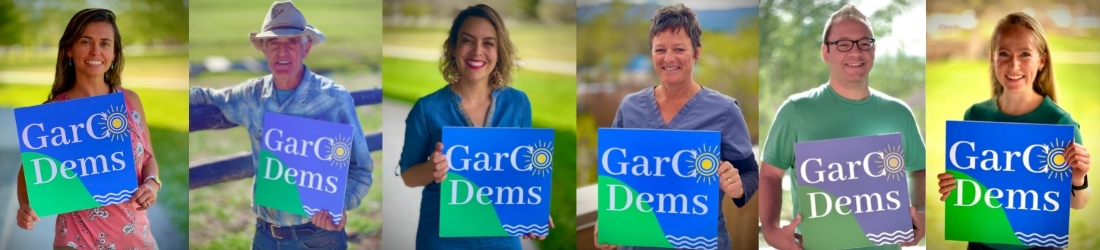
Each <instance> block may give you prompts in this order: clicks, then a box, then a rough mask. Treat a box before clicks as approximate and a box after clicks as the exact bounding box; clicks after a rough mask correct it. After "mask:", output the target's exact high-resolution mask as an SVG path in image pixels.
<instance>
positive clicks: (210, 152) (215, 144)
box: [183, 72, 382, 249]
mask: <svg viewBox="0 0 1100 250" xmlns="http://www.w3.org/2000/svg"><path fill="white" fill-rule="evenodd" d="M260 76H262V75H260V74H255V73H247V72H228V73H216V74H213V73H211V74H202V75H200V76H198V77H195V78H191V86H204V87H211V88H225V87H230V86H233V85H236V84H239V83H241V82H243V81H245V80H247V79H250V78H255V77H260ZM330 78H332V79H333V80H334V81H336V82H337V83H340V84H341V85H344V87H346V88H347V89H349V90H351V91H355V90H362V89H368V88H375V87H379V86H380V82H379V81H378V79H377V78H378V76H377V74H364V73H336V74H334V75H332V76H331V77H330ZM186 102H187V101H186V100H183V103H186ZM356 113H357V114H358V116H359V123H360V126H362V127H363V132H364V133H367V134H372V133H376V132H378V131H380V130H381V129H382V108H381V106H379V105H372V106H359V107H357V108H356ZM249 150H251V144H250V142H249V141H248V134H247V133H246V132H245V131H244V129H242V128H240V127H236V128H231V129H226V130H208V131H200V132H195V133H191V134H190V137H189V151H190V157H189V158H188V159H189V161H198V160H208V159H211V158H217V157H221V156H225V155H228V154H233V153H238V152H244V151H249ZM371 157H372V158H373V159H374V161H375V169H374V172H373V178H374V184H373V185H372V186H371V189H370V192H368V193H367V196H366V197H364V198H363V202H362V204H361V205H360V206H359V207H358V208H356V209H353V210H350V211H347V213H348V215H347V216H348V217H350V218H351V219H349V220H348V224H347V226H346V230H347V232H348V246H349V248H350V249H362V248H368V247H377V246H374V245H373V244H375V243H377V242H378V241H379V239H377V238H380V237H381V231H379V229H380V228H381V227H382V210H381V208H382V184H381V180H382V176H381V174H382V170H381V169H380V167H382V166H381V162H382V152H381V151H375V152H373V153H372V154H371ZM227 190H232V191H231V192H227ZM189 202H190V204H191V207H190V215H191V216H190V220H189V224H190V229H191V232H192V233H191V238H190V241H189V243H190V248H192V249H247V248H250V247H251V246H252V237H253V235H254V233H255V230H256V227H255V225H256V221H255V219H253V218H256V215H255V213H253V212H252V208H251V205H252V178H248V179H243V180H237V181H231V182H226V183H220V184H216V185H212V186H207V187H203V188H199V189H195V190H191V192H190V196H189Z"/></svg>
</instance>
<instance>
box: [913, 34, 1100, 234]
mask: <svg viewBox="0 0 1100 250" xmlns="http://www.w3.org/2000/svg"><path fill="white" fill-rule="evenodd" d="M1093 48H1095V47H1093ZM1096 68H1097V65H1095V64H1094V65H1083V64H1055V73H1056V76H1055V77H1056V79H1057V84H1058V86H1057V88H1058V92H1057V93H1058V99H1059V102H1058V103H1059V106H1060V107H1062V108H1063V109H1065V110H1066V111H1068V112H1069V113H1070V114H1071V115H1072V116H1073V118H1074V120H1076V121H1077V122H1078V123H1080V124H1081V128H1082V130H1081V133H1082V136H1083V137H1084V138H1083V139H1084V143H1083V145H1085V146H1086V147H1088V146H1089V145H1098V143H1097V142H1100V129H1096V128H1098V127H1100V116H1097V115H1096V114H1100V101H1098V100H1097V99H1096V96H1097V95H1098V94H1100V91H1097V88H1096V87H1095V86H1094V85H1093V83H1094V82H1095V80H1094V79H1096V78H1097V77H1100V71H1097V70H1096ZM927 72H928V83H927V90H928V95H927V98H928V100H929V101H928V102H927V106H926V107H927V117H928V126H927V129H928V131H927V134H928V136H927V138H928V140H927V141H926V145H927V152H928V161H927V162H929V164H928V166H927V170H928V171H927V172H928V182H927V194H928V196H927V202H928V212H927V216H928V217H927V223H928V228H929V230H928V234H927V239H928V241H929V245H937V246H943V247H944V248H947V249H961V248H966V243H965V242H959V241H945V240H943V239H944V203H943V202H940V201H939V195H938V193H939V189H938V186H936V185H937V180H936V178H935V177H934V176H935V175H936V174H939V173H942V172H944V164H943V163H945V162H946V161H945V156H944V154H945V152H946V151H945V148H946V142H945V141H944V139H945V136H946V135H945V131H944V129H945V128H944V121H946V120H962V116H963V113H965V112H966V109H967V108H969V107H970V106H971V105H973V104H974V103H978V102H981V101H984V100H987V99H989V98H990V87H989V86H990V82H989V76H988V74H989V73H988V64H986V63H984V62H931V63H928V71H927ZM1091 147H1096V146H1091ZM1090 172H1097V170H1095V168H1093V170H1091V171H1090ZM1094 192H1095V191H1094ZM1092 203H1093V204H1090V205H1089V206H1087V207H1085V209H1082V210H1071V212H1070V242H1071V243H1070V244H1071V246H1072V247H1073V248H1078V249H1095V248H1098V247H1100V224H1098V223H1095V221H1096V220H1095V218H1100V206H1097V205H1096V204H1095V202H1092ZM1086 221H1088V222H1086Z"/></svg>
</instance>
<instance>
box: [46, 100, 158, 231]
mask: <svg viewBox="0 0 1100 250" xmlns="http://www.w3.org/2000/svg"><path fill="white" fill-rule="evenodd" d="M115 92H116V93H117V92H123V90H122V88H116V89H115ZM56 99H57V100H56V101H67V100H69V97H68V95H66V94H64V93H63V94H61V95H58V96H57V98H56ZM125 100H126V112H127V113H128V114H129V115H128V116H127V118H126V119H127V122H128V123H129V124H131V125H132V126H130V128H129V129H130V141H131V143H132V144H133V149H134V161H135V162H134V166H136V167H135V169H136V171H137V172H135V173H134V178H136V179H138V185H140V184H141V181H142V180H143V179H144V178H143V176H141V169H142V167H143V166H144V165H145V163H146V162H148V161H149V160H150V159H152V158H153V150H152V144H150V143H149V133H148V131H145V126H144V124H143V122H144V121H143V119H142V117H141V114H140V113H139V112H138V110H137V108H136V107H134V105H133V103H132V102H130V99H129V98H125ZM137 208H138V207H137V205H133V204H130V203H129V202H123V203H119V204H115V205H110V206H104V207H99V208H93V209H88V210H81V211H76V212H70V213H63V214H59V215H57V229H56V231H55V232H54V233H55V234H54V240H53V245H54V246H67V247H71V248H75V249H156V241H155V240H153V232H152V231H151V229H150V228H149V219H148V218H147V217H146V216H145V211H138V210H137Z"/></svg>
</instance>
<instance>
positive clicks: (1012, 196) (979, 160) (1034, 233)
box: [944, 121, 1073, 248]
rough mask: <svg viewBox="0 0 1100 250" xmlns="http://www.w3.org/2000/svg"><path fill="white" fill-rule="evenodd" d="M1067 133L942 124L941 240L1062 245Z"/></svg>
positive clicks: (1065, 129)
mask: <svg viewBox="0 0 1100 250" xmlns="http://www.w3.org/2000/svg"><path fill="white" fill-rule="evenodd" d="M1070 140H1073V126H1066V125H1037V124H1019V123H995V122H970V121H966V122H964V121H947V157H946V158H947V162H946V166H947V172H948V173H951V174H952V175H953V176H954V177H955V179H956V181H957V182H956V187H955V190H953V191H951V193H950V194H949V195H948V196H947V200H946V203H947V204H946V205H947V207H946V209H945V213H946V215H945V216H946V218H945V219H946V222H945V232H944V233H945V238H946V239H947V240H959V241H971V242H985V243H998V244H1013V245H1029V246H1047V247H1060V248H1064V247H1066V246H1068V245H1069V208H1070V206H1069V202H1070V195H1071V193H1070V192H1071V190H1070V187H1071V186H1072V185H1071V184H1070V178H1071V176H1072V174H1071V173H1072V171H1071V170H1070V166H1069V162H1068V161H1066V159H1065V155H1064V153H1065V152H1064V151H1065V148H1066V146H1068V145H1069V141H1070Z"/></svg>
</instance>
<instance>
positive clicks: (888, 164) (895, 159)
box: [875, 145, 905, 181]
mask: <svg viewBox="0 0 1100 250" xmlns="http://www.w3.org/2000/svg"><path fill="white" fill-rule="evenodd" d="M875 163H879V164H882V171H883V172H885V174H886V180H891V179H897V180H899V181H900V180H903V179H902V177H905V157H904V156H903V155H902V150H901V145H898V146H897V147H893V146H890V145H886V150H885V151H883V152H882V160H880V161H875Z"/></svg>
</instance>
